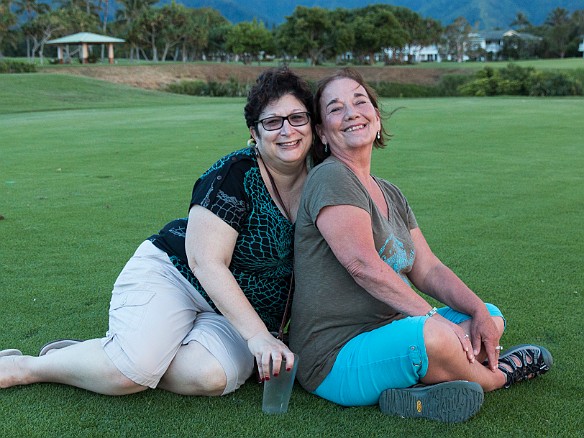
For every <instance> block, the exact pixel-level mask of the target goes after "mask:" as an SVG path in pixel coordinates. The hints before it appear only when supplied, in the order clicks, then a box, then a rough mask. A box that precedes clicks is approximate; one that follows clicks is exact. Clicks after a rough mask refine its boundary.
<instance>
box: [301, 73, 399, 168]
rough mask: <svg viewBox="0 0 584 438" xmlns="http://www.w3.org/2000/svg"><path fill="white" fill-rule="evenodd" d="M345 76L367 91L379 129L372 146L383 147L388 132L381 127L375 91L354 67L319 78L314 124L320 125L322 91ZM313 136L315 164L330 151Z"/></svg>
mask: <svg viewBox="0 0 584 438" xmlns="http://www.w3.org/2000/svg"><path fill="white" fill-rule="evenodd" d="M345 78H346V79H352V80H354V81H355V82H357V83H358V84H359V85H361V86H362V87H363V88H364V89H365V92H366V93H367V96H368V97H369V100H371V103H372V104H373V107H374V108H375V109H376V110H377V111H378V112H379V114H380V116H379V117H380V124H381V129H380V131H379V138H376V139H375V141H374V142H373V146H374V147H375V148H379V149H383V148H384V147H385V145H386V140H385V137H386V136H387V137H389V133H387V132H385V128H384V127H383V120H382V119H381V109H380V107H379V102H378V97H377V93H376V92H375V90H374V89H373V88H372V87H371V86H370V85H368V84H367V83H366V82H365V80H364V79H363V76H361V73H359V72H358V71H357V70H356V69H354V68H351V67H345V68H343V69H341V70H338V71H336V72H335V73H333V74H332V75H331V76H328V77H326V78H324V79H321V80H320V81H319V82H318V84H317V90H316V94H315V96H314V124H315V125H322V113H321V109H322V108H321V103H320V98H321V97H322V93H324V90H325V89H326V87H327V86H328V85H329V84H330V83H331V82H333V81H336V80H337V79H345ZM315 137H316V138H315V140H314V147H313V148H312V151H313V158H314V160H315V164H318V163H320V162H321V161H323V160H324V159H325V158H326V157H328V156H329V155H330V151H329V152H325V150H324V145H323V144H322V142H321V140H320V137H319V136H318V135H317V136H315Z"/></svg>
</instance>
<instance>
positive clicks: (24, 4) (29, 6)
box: [14, 0, 51, 60]
mask: <svg viewBox="0 0 584 438" xmlns="http://www.w3.org/2000/svg"><path fill="white" fill-rule="evenodd" d="M14 5H15V6H16V9H15V12H16V14H17V15H18V16H20V17H23V18H24V24H26V23H30V22H31V21H32V20H33V19H34V18H35V17H36V16H37V15H41V14H46V13H47V12H49V11H50V10H51V7H50V6H49V5H48V4H46V3H38V2H37V0H15V2H14ZM25 29H26V26H25ZM25 38H26V57H27V58H28V59H29V60H30V59H31V58H32V47H31V41H32V35H30V33H29V32H25Z"/></svg>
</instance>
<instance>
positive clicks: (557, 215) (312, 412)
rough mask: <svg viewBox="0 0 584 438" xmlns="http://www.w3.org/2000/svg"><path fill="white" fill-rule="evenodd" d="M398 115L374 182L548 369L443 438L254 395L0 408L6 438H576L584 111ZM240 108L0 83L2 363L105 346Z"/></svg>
mask: <svg viewBox="0 0 584 438" xmlns="http://www.w3.org/2000/svg"><path fill="white" fill-rule="evenodd" d="M383 103H384V106H385V108H386V109H387V110H392V109H394V108H396V107H403V108H402V109H400V110H399V111H397V112H396V113H395V114H394V115H393V116H392V118H391V119H390V120H389V122H388V125H389V127H390V130H391V131H392V132H393V134H394V138H393V140H392V141H391V142H390V144H389V146H388V148H387V149H385V150H383V151H376V152H375V154H374V164H373V172H374V173H375V174H377V175H380V176H382V177H385V178H387V179H389V180H391V181H392V182H394V183H396V184H397V185H398V186H399V187H400V188H401V189H402V190H403V191H404V193H405V194H406V196H407V197H408V200H409V202H410V203H411V204H412V206H413V208H414V211H415V212H416V216H417V219H418V222H419V223H420V226H421V227H422V229H423V230H424V232H425V235H426V238H427V239H428V241H429V243H430V245H431V246H432V248H433V249H434V251H435V252H436V253H437V255H438V256H439V257H440V258H442V260H443V261H445V262H446V263H447V264H448V265H450V266H451V267H452V268H453V270H454V271H455V272H457V273H458V274H459V275H460V276H461V277H462V278H463V279H464V280H465V281H466V282H467V283H468V284H469V285H470V286H471V287H472V288H473V289H474V290H475V291H476V292H477V293H479V295H480V296H481V297H482V298H483V299H484V300H485V301H489V302H493V303H495V304H497V305H498V306H499V307H500V308H501V309H502V310H503V312H504V313H505V315H506V317H507V321H508V325H507V333H506V334H505V335H504V337H503V339H502V343H503V345H504V346H505V347H510V346H512V345H514V344H518V343H524V342H534V343H541V344H543V345H545V346H547V347H548V348H549V349H550V351H551V352H552V353H553V355H554V359H555V366H554V368H553V370H552V371H551V372H550V373H548V374H547V375H545V376H543V377H542V378H540V379H536V380H534V381H531V382H527V383H524V384H520V385H517V386H516V387H513V388H512V389H510V390H501V391H497V392H494V393H489V394H487V395H486V397H485V403H484V406H483V408H482V410H481V412H480V413H479V414H478V416H476V417H475V418H474V419H472V420H471V421H469V422H466V423H463V424H459V425H444V424H440V423H435V422H429V421H424V420H405V419H399V418H392V417H386V416H383V415H382V414H380V413H379V411H378V409H377V408H375V407H364V408H350V409H344V408H340V407H338V406H335V405H333V404H331V403H328V402H326V401H324V400H321V399H318V398H317V397H315V396H312V395H309V394H307V393H306V392H305V391H303V390H302V388H300V387H299V386H298V385H296V387H295V389H294V393H293V396H292V400H291V405H290V410H289V412H288V414H286V415H282V416H266V415H264V414H262V412H261V397H262V388H261V386H260V385H258V384H257V383H255V382H248V383H247V384H246V385H244V387H243V388H242V389H240V390H239V391H237V392H235V393H234V394H231V395H228V396H225V397H220V398H205V397H183V396H178V395H174V394H170V393H166V392H164V391H161V390H151V391H146V392H144V393H141V394H138V395H132V396H127V397H106V396H101V395H96V394H93V393H89V392H86V391H83V390H79V389H75V388H71V387H65V386H60V385H55V384H38V385H34V386H29V387H16V388H10V389H4V390H0V419H1V421H0V436H7V437H8V436H26V437H40V436H43V437H47V436H48V437H50V436H67V437H93V436H96V437H97V436H100V437H101V436H148V437H150V436H152V437H159V436H164V437H171V436H262V437H263V436H265V437H275V436H277V437H280V436H284V437H299V436H323V437H324V436H327V437H328V436H346V437H373V436H379V437H381V436H412V435H415V436H457V437H465V438H466V437H484V436H527V435H529V436H537V437H539V436H566V437H572V436H582V430H584V422H583V419H582V410H581V404H582V394H583V393H584V384H583V383H582V379H581V376H580V362H579V359H580V356H581V352H582V351H583V349H584V342H583V339H584V337H583V335H584V333H583V330H582V327H583V325H582V321H583V320H584V312H583V308H584V306H583V302H582V293H583V287H582V265H583V263H582V262H583V261H584V260H583V248H584V239H583V232H582V211H583V207H584V185H583V176H584V174H583V173H582V168H583V167H584V159H583V158H584V156H583V155H584V153H583V148H582V116H583V115H584V111H583V109H582V108H584V100H583V99H535V98H531V99H521V98H456V99H415V100H392V101H389V100H385V101H383ZM243 105H244V100H243V99H231V98H230V99H227V98H224V99H220V98H217V99H202V98H193V97H186V96H177V95H170V94H169V95H167V94H163V93H154V92H145V91H139V90H135V89H132V88H128V87H122V86H115V85H111V84H107V83H103V82H99V81H95V80H91V79H84V78H77V77H71V76H61V75H50V74H43V75H42V76H41V75H3V76H0V215H2V217H3V219H2V220H0V294H1V301H0V302H1V306H2V307H1V309H2V311H1V313H0V327H1V330H0V348H2V349H3V348H20V349H21V350H23V352H24V353H25V354H37V353H38V349H39V347H40V346H41V345H43V344H44V343H45V342H46V341H48V340H53V339H57V338H61V337H74V338H90V337H101V336H102V335H103V334H104V333H105V330H106V329H107V309H108V304H109V299H110V291H111V286H112V284H113V282H114V280H115V278H116V276H117V274H118V273H119V271H120V270H121V268H122V266H123V264H124V263H125V261H126V260H127V259H128V258H129V257H130V256H131V255H132V253H133V251H134V250H135V249H136V248H137V246H138V245H139V244H140V242H141V241H142V240H143V239H145V238H146V237H148V236H149V235H150V234H152V233H154V232H156V231H157V230H158V229H159V228H160V227H161V226H162V225H164V224H165V223H166V222H167V221H168V220H171V219H174V218H176V217H181V216H183V215H185V214H186V211H187V207H188V203H189V199H190V193H191V189H192V184H193V182H194V181H195V179H196V178H197V177H198V176H199V174H200V173H201V172H202V171H204V170H205V169H207V167H208V166H209V165H210V164H212V163H213V162H214V161H215V160H216V159H217V158H219V157H221V156H222V155H223V154H225V153H227V152H229V151H231V150H234V149H236V148H240V147H243V146H244V145H245V140H247V138H248V133H247V130H246V127H245V123H244V119H243Z"/></svg>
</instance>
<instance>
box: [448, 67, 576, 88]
mask: <svg viewBox="0 0 584 438" xmlns="http://www.w3.org/2000/svg"><path fill="white" fill-rule="evenodd" d="M580 78H583V79H584V72H580V71H577V72H576V73H574V74H568V73H564V72H552V71H544V72H542V71H536V70H535V69H534V68H533V67H527V68H524V67H519V66H517V65H515V64H509V65H508V66H507V67H505V68H502V69H500V70H495V69H493V68H491V67H485V68H484V69H482V70H480V71H478V72H477V73H476V75H475V79H474V80H472V81H470V82H468V83H465V84H463V85H461V86H460V87H459V88H458V90H459V92H460V93H461V94H462V95H464V96H501V95H515V96H581V95H582V84H583V79H580Z"/></svg>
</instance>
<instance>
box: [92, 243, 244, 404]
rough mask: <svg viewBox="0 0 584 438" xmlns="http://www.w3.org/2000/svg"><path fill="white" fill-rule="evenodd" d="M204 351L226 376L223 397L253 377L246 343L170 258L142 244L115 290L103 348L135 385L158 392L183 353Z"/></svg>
mask: <svg viewBox="0 0 584 438" xmlns="http://www.w3.org/2000/svg"><path fill="white" fill-rule="evenodd" d="M192 341H195V342H198V343H200V344H201V345H202V346H204V347H205V348H206V349H207V350H208V351H209V352H210V353H211V354H212V355H213V356H214V357H215V358H216V359H217V360H218V361H219V363H220V364H221V366H222V367H223V370H224V371H225V375H226V376H227V385H226V387H225V391H224V392H223V394H228V393H230V392H233V391H235V390H236V389H237V388H239V387H240V386H241V385H242V384H243V383H244V382H245V381H246V380H247V379H248V378H249V377H250V376H251V374H252V372H253V368H254V357H253V355H252V354H251V352H250V351H249V349H248V347H247V342H246V341H245V340H244V339H243V338H242V337H241V335H240V334H239V332H238V331H237V330H236V329H235V327H233V325H231V323H230V322H229V321H228V320H227V319H226V318H225V317H224V316H222V315H219V314H218V313H216V312H215V311H214V310H213V309H212V308H211V306H209V304H208V303H207V302H206V301H205V299H204V298H203V297H202V296H201V294H200V293H199V292H198V291H197V290H196V289H195V288H194V287H193V286H192V285H191V284H190V283H189V282H188V281H187V280H186V279H185V278H184V277H183V276H182V275H181V273H180V272H179V271H178V270H177V269H176V268H175V267H174V265H173V264H172V262H171V261H170V259H169V258H168V255H167V254H166V253H165V252H164V251H162V250H160V249H158V248H157V247H156V246H154V244H153V243H152V242H150V241H148V240H147V241H145V242H143V243H142V244H141V245H140V246H139V247H138V249H137V250H136V252H135V254H134V255H133V256H132V258H131V259H130V260H129V261H128V263H127V264H126V266H125V267H124V269H123V270H122V272H121V273H120V275H119V277H118V279H117V280H116V282H115V284H114V289H113V291H112V298H111V302H110V310H109V329H108V332H107V334H106V337H105V338H103V340H102V345H103V348H104V350H105V352H106V354H107V355H108V356H109V358H110V359H111V360H112V362H113V363H114V365H115V366H116V367H117V368H118V370H120V372H121V373H122V374H124V375H125V376H126V377H128V378H129V379H130V380H132V381H134V382H136V383H137V384H139V385H142V386H148V387H150V388H156V386H157V385H158V382H159V381H160V379H161V378H162V376H163V375H164V373H165V372H166V370H167V369H168V367H169V365H170V363H171V362H172V360H173V359H174V357H175V355H176V353H177V352H178V349H179V348H180V347H181V346H182V345H186V344H188V343H189V342H192Z"/></svg>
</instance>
